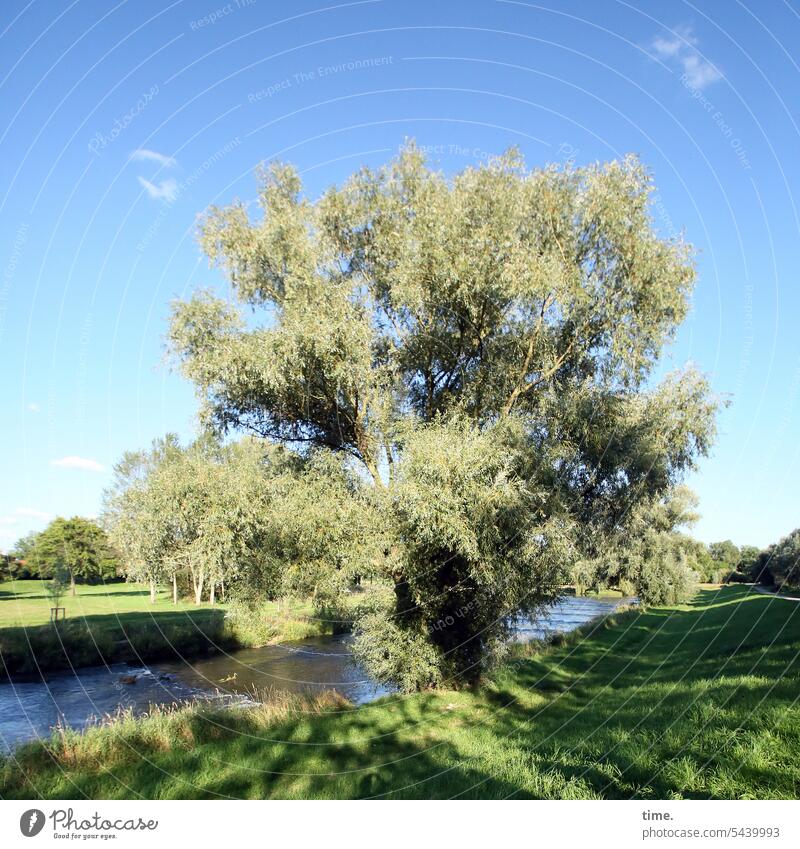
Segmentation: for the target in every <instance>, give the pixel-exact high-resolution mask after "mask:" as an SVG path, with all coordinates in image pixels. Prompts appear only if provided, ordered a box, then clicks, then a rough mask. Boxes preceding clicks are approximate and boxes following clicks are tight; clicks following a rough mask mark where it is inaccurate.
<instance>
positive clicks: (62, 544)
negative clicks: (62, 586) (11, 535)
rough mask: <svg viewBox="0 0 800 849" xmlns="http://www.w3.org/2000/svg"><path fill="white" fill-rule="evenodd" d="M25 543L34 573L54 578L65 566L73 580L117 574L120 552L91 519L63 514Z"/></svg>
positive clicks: (95, 579) (102, 578) (106, 578)
mask: <svg viewBox="0 0 800 849" xmlns="http://www.w3.org/2000/svg"><path fill="white" fill-rule="evenodd" d="M24 545H25V552H24V554H25V561H26V564H29V572H30V573H31V574H33V575H38V576H40V577H43V578H46V577H50V576H52V575H53V574H54V573H55V572H56V571H57V570H58V569H59V568H60V567H63V568H65V569H66V570H67V571H68V574H69V575H70V578H71V580H72V582H73V583H96V582H98V581H109V580H114V579H115V578H116V577H117V569H118V567H119V560H118V557H117V553H116V551H115V550H114V549H113V547H112V545H111V543H110V541H109V539H108V537H107V536H106V533H105V531H104V530H103V529H102V528H101V527H100V526H99V525H97V523H96V522H93V521H91V520H90V519H83V518H81V517H80V516H75V517H73V518H72V519H62V518H61V517H59V518H57V519H54V520H53V521H52V522H51V523H50V524H49V525H48V526H47V527H46V528H45V529H44V530H43V531H42V532H41V533H40V534H37V535H36V536H35V537H33V538H32V540H31V541H30V542H28V541H26V542H25V544H24Z"/></svg>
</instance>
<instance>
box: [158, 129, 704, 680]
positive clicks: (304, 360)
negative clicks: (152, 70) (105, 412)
mask: <svg viewBox="0 0 800 849" xmlns="http://www.w3.org/2000/svg"><path fill="white" fill-rule="evenodd" d="M651 191H652V186H651V181H650V177H649V175H648V173H647V171H646V170H645V169H644V168H643V166H642V165H641V164H640V163H639V162H638V161H637V160H636V159H635V158H631V157H629V158H626V159H624V160H623V161H620V162H612V163H610V164H607V165H596V166H589V167H586V168H573V167H571V166H567V167H564V168H545V169H542V170H533V171H529V170H527V169H526V168H525V166H524V164H523V162H522V160H521V157H520V156H519V154H518V152H516V151H513V150H512V151H510V152H509V153H508V154H506V155H505V156H503V157H500V158H498V159H496V160H493V161H492V162H491V163H489V164H486V165H483V166H481V167H479V168H468V169H466V170H465V171H463V172H462V173H461V174H458V175H456V176H455V177H454V178H453V179H452V180H448V179H446V178H445V177H444V176H443V175H442V174H440V173H437V172H434V171H431V170H430V169H429V168H427V167H426V165H425V161H424V157H423V156H422V154H421V153H420V151H419V150H418V149H417V148H416V147H415V146H414V145H413V144H410V145H408V146H406V147H405V148H404V150H403V151H402V152H401V154H400V155H399V156H398V157H397V159H395V160H394V161H393V162H391V163H390V164H389V165H387V166H386V167H384V168H382V169H379V170H377V171H372V170H369V169H362V170H360V171H359V172H358V173H356V174H355V175H354V176H353V177H352V178H351V179H350V180H349V181H348V182H347V183H346V184H345V185H344V186H343V187H341V188H331V189H330V190H329V191H327V192H326V193H325V194H324V195H323V197H321V198H320V199H319V200H317V201H315V202H311V201H309V200H308V199H306V198H304V197H303V196H302V193H301V182H300V178H299V176H298V175H297V173H296V171H295V170H294V169H293V168H291V167H289V166H286V165H278V164H274V165H272V166H270V167H268V168H266V169H264V170H262V171H261V173H260V175H259V202H260V207H261V210H260V213H261V214H260V216H259V217H258V218H256V219H255V220H251V218H250V215H249V212H248V210H247V209H246V207H245V206H244V205H243V204H235V205H233V206H231V207H228V208H225V209H217V208H214V209H212V210H211V212H210V213H209V214H208V215H207V216H206V218H205V220H204V222H203V224H202V226H201V242H202V245H203V247H204V249H205V251H206V253H207V254H208V256H209V259H210V260H211V262H212V263H213V264H216V265H218V266H219V267H221V268H222V269H223V270H224V271H225V273H226V275H227V277H228V279H229V282H230V284H231V287H232V292H233V295H234V298H235V302H228V301H225V300H222V299H219V298H216V297H214V296H213V295H212V294H210V293H208V292H200V293H198V294H196V295H195V296H193V297H192V298H191V299H190V300H188V301H185V302H180V301H179V302H176V303H175V304H174V305H173V315H172V321H171V326H170V333H169V345H170V349H171V351H172V353H173V355H174V357H175V358H176V359H177V360H178V361H179V363H180V365H181V368H182V370H183V372H184V374H186V375H187V376H188V377H189V378H190V379H191V380H192V381H193V382H194V383H195V385H196V387H197V391H198V395H199V398H200V400H201V419H202V421H203V422H204V423H205V424H207V425H209V426H210V427H211V428H213V429H215V430H216V431H218V432H219V433H226V432H227V431H229V430H230V429H239V430H244V431H246V432H250V433H254V434H256V435H258V436H261V437H267V438H269V439H271V440H274V441H277V442H279V443H283V444H286V445H287V446H290V447H292V448H294V449H295V450H297V451H298V452H299V453H300V454H303V455H307V457H306V458H305V462H306V463H308V464H309V465H307V466H303V465H302V464H301V466H300V467H298V468H297V469H294V470H293V471H292V474H295V475H297V479H296V480H295V481H294V483H293V484H292V486H291V487H287V489H286V491H287V493H288V494H287V497H286V502H287V503H289V504H290V505H294V506H293V507H290V508H288V513H287V510H283V511H281V506H280V502H274V501H273V502H271V503H270V507H269V510H270V511H272V510H275V511H276V512H279V513H281V516H282V522H283V523H284V524H285V530H283V531H282V529H281V527H278V528H277V529H275V531H274V532H273V531H272V530H269V527H268V529H267V530H266V531H265V532H264V536H263V538H262V542H261V544H260V554H259V555H258V558H257V560H258V562H257V563H256V566H257V569H256V572H258V571H259V570H260V574H266V575H273V574H277V573H279V572H281V567H280V564H282V563H288V564H289V567H288V570H287V571H286V573H285V574H286V575H287V576H288V580H289V582H290V584H291V585H293V586H295V587H303V588H305V589H306V591H312V592H314V593H320V594H321V595H322V596H324V597H325V598H326V599H332V598H334V597H335V596H336V595H337V594H338V593H341V592H342V590H343V588H344V587H345V586H346V584H347V581H348V579H349V578H350V577H351V576H355V575H356V574H357V573H359V574H360V573H361V572H362V571H364V570H379V571H380V572H381V573H382V574H383V575H384V576H385V577H386V578H387V579H389V580H391V581H392V582H393V584H394V587H395V601H394V604H393V605H390V607H389V609H388V610H387V611H386V612H385V614H384V621H385V623H390V625H389V624H387V625H386V626H385V627H384V628H380V627H379V626H378V615H377V613H373V614H371V615H370V616H369V617H368V618H367V619H365V621H364V623H363V633H364V634H367V633H372V634H374V639H375V640H378V641H380V644H381V645H382V646H383V650H384V651H385V652H386V656H387V657H396V658H400V657H401V655H402V654H403V652H409V653H410V654H413V655H414V657H415V658H416V660H415V663H417V662H419V667H420V669H422V670H423V671H422V673H421V674H420V677H419V680H418V681H417V683H416V684H414V686H427V685H428V684H429V683H430V682H431V680H433V678H436V680H449V679H450V678H452V677H459V678H461V679H462V680H467V681H469V680H474V679H475V678H477V677H478V676H479V675H480V674H481V673H482V672H483V671H485V669H486V667H487V664H488V663H489V662H490V661H491V659H492V657H493V656H494V654H495V653H496V651H497V649H498V646H499V645H500V644H501V643H502V636H503V631H504V628H505V627H506V626H507V623H508V621H509V619H510V618H513V617H514V616H515V615H518V614H520V613H524V612H525V611H526V610H529V609H531V608H534V607H536V606H537V605H538V604H541V603H542V602H544V601H546V600H547V599H548V598H550V597H551V595H552V592H553V587H554V585H555V583H556V576H557V574H559V572H560V569H561V567H562V566H566V565H568V564H570V563H573V562H577V561H596V560H597V559H598V558H599V557H600V556H601V555H603V554H604V552H603V551H602V550H601V549H603V548H606V547H608V546H614V547H619V543H618V542H617V541H616V540H618V539H619V538H622V537H625V536H627V537H631V536H632V535H633V534H634V530H633V528H634V527H635V528H636V529H637V530H636V533H638V532H639V530H640V529H641V530H642V531H643V529H645V523H642V522H639V523H638V524H637V523H636V521H635V520H633V521H632V520H631V518H630V517H631V516H635V514H636V508H637V506H638V505H639V504H647V505H651V504H653V503H657V502H658V501H659V500H660V499H662V500H663V499H665V498H667V497H668V494H669V492H670V491H671V489H672V488H673V487H674V486H675V484H676V483H677V482H678V481H679V480H680V478H681V475H682V474H683V472H684V471H685V470H686V469H687V468H690V467H691V466H692V465H693V463H694V461H695V458H696V457H697V456H700V455H703V454H705V453H706V452H707V451H708V448H709V446H710V444H711V441H712V439H713V435H714V415H715V411H716V406H717V404H716V401H715V400H714V399H712V398H711V397H710V394H709V389H708V385H707V383H706V381H705V379H704V378H703V377H702V376H700V375H698V374H697V373H696V372H694V371H692V370H687V371H685V372H683V373H679V374H675V375H672V376H670V377H669V378H668V379H666V380H665V381H664V382H663V383H661V384H660V385H657V386H654V387H650V388H646V387H648V383H647V381H648V379H649V378H650V377H651V375H652V372H653V369H654V366H655V364H656V362H657V360H658V356H659V354H660V352H661V350H662V348H663V346H664V345H665V343H667V342H668V341H669V340H670V339H671V338H672V337H673V335H674V332H675V329H676V327H677V326H678V324H679V323H680V321H681V320H682V319H683V317H684V316H685V314H686V312H687V309H688V297H689V293H690V291H691V287H692V283H693V279H694V269H693V265H692V260H691V251H690V250H689V248H688V247H687V246H686V245H684V244H683V243H682V242H680V241H673V240H664V239H661V238H660V237H659V236H658V235H657V233H656V231H655V228H654V227H653V225H652V221H651V217H650V213H649V196H650V193H651ZM251 310H252V313H253V314H252V315H248V316H247V318H245V313H246V312H249V311H251ZM498 446H502V448H499V447H498ZM319 452H323V453H319ZM337 463H338V466H339V468H336V466H337ZM315 464H316V465H315ZM320 464H321V465H320ZM345 468H346V469H348V470H350V469H358V472H357V477H356V478H351V479H348V480H345V479H343V478H342V476H343V475H345V476H347V475H349V474H350V472H349V471H345ZM365 479H369V480H370V481H371V483H372V484H373V486H372V488H371V490H370V489H367V488H366V487H365V486H364V485H363V483H362V481H363V480H365ZM266 489H267V490H269V489H270V487H269V486H268V487H266ZM181 503H182V502H179V503H178V505H177V506H180V504H181ZM334 505H335V509H334ZM376 516H380V521H379V522H376V521H375V517H376ZM373 527H375V528H377V530H375V531H373V530H372V528H373ZM190 535H191V534H189V533H188V532H187V538H188V536H190ZM609 540H610V541H609ZM635 547H636V543H634V544H633V548H635ZM667 549H668V546H667V545H666V537H664V536H663V535H662V536H660V537H658V538H657V539H656V538H648V540H647V541H644V542H641V543H640V544H639V549H638V553H637V554H635V555H634V554H631V555H630V558H629V559H635V558H638V559H639V561H641V559H642V558H643V557H644V556H646V554H647V552H650V553H652V555H653V556H654V557H656V558H657V559H656V561H655V562H656V563H657V564H658V565H657V566H654V567H652V568H654V569H655V571H656V572H657V571H659V570H661V571H663V572H664V574H665V576H667V577H665V578H664V581H663V582H662V583H663V585H664V586H662V587H661V588H660V589H659V590H658V591H656V589H655V587H656V584H657V582H656V580H655V576H654V575H653V576H648V577H647V580H646V581H645V579H644V576H645V573H646V572H647V569H649V568H651V567H645V566H644V565H641V563H640V565H639V566H637V567H636V568H635V569H632V570H631V574H634V573H635V574H636V575H638V576H640V580H639V584H640V588H641V589H642V592H644V593H645V594H651V593H652V596H653V597H654V598H655V597H660V598H667V597H678V596H679V595H682V594H683V593H684V589H683V587H684V584H685V581H684V579H685V578H688V575H689V572H688V566H687V564H686V562H685V560H686V558H685V556H683V555H680V553H679V552H678V553H676V552H673V551H671V550H667ZM637 580H638V579H637ZM651 588H652V589H651ZM666 588H670V589H669V590H667V589H666ZM326 603H327V602H326ZM465 611H466V613H465ZM387 617H388V618H387ZM450 620H452V622H453V624H450V625H447V627H446V628H443V629H438V630H437V629H436V628H434V627H433V626H434V625H436V624H437V623H439V622H445V623H448V622H450ZM362 645H363V641H362ZM423 646H424V648H423ZM398 647H401V648H398ZM370 656H371V657H372V658H373V660H374V659H375V657H378V656H382V655H380V653H378V655H376V654H375V653H370ZM371 662H372V661H371ZM376 663H377V662H376ZM431 663H433V664H434V665H435V667H436V670H437V671H436V675H435V676H433V678H432V677H431V675H429V674H428V672H427V668H428V666H429V665H430V664H431ZM390 666H392V668H398V669H399V666H400V664H398V663H396V662H395V661H392V663H391V664H390ZM378 667H380V664H379V663H377V665H376V669H377V668H378ZM377 674H380V675H384V674H388V673H386V672H385V668H384V670H383V671H381V670H380V669H378V673H377ZM398 674H399V672H398ZM412 677H413V676H412ZM403 680H404V685H408V684H409V681H408V677H407V676H406V677H404V679H403Z"/></svg>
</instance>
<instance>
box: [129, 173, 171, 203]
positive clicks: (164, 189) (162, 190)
mask: <svg viewBox="0 0 800 849" xmlns="http://www.w3.org/2000/svg"><path fill="white" fill-rule="evenodd" d="M137 179H138V180H139V183H140V184H141V185H142V186H143V187H144V189H145V191H146V192H147V194H148V195H149V196H150V197H151V198H153V200H166V201H172V200H175V198H176V197H178V183H177V182H176V181H175V180H173V179H172V178H170V179H169V180H162V181H161V182H160V183H158V185H156V184H155V183H151V182H150V181H149V180H145V178H144V177H138V178H137Z"/></svg>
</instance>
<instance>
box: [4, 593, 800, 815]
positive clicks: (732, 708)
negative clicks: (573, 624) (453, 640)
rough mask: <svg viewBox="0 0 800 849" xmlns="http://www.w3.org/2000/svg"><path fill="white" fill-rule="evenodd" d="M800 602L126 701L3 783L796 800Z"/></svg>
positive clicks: (754, 604)
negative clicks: (266, 691) (313, 695)
mask: <svg viewBox="0 0 800 849" xmlns="http://www.w3.org/2000/svg"><path fill="white" fill-rule="evenodd" d="M799 654H800V605H798V604H797V603H795V602H791V601H788V600H785V599H780V598H776V597H770V596H765V595H762V594H759V593H756V592H754V591H753V590H752V588H750V587H745V586H731V587H723V588H709V587H706V588H704V589H702V590H701V591H699V592H698V594H697V595H696V597H695V598H694V599H693V600H692V601H691V602H689V603H688V604H685V605H681V606H676V607H665V608H653V609H648V610H631V611H629V612H626V613H622V614H618V615H615V616H612V617H609V618H606V619H605V620H602V621H600V622H596V623H594V624H592V625H590V626H586V627H585V628H583V629H581V630H580V631H578V632H574V633H572V634H570V635H568V636H566V637H562V638H560V639H558V640H556V641H555V642H553V643H551V644H548V645H529V646H523V647H519V648H517V649H515V651H514V654H513V655H512V656H511V657H510V658H509V659H508V661H507V662H506V663H505V664H504V665H503V666H502V667H500V668H499V669H498V670H497V671H496V672H495V673H494V674H493V676H492V677H491V680H490V681H489V682H488V683H487V684H486V685H484V686H482V687H480V688H475V689H462V690H457V691H456V690H450V691H447V690H444V691H436V692H423V693H419V694H416V695H412V696H405V697H398V696H394V697H387V698H385V699H382V700H380V701H377V702H374V703H371V704H368V705H365V706H362V707H359V708H353V707H352V706H350V705H348V704H347V703H345V702H343V701H342V700H341V699H340V698H338V697H336V695H334V694H329V695H327V696H323V697H320V698H318V699H317V700H316V701H314V702H299V701H297V700H293V699H289V698H288V697H281V698H278V699H273V700H266V701H265V703H264V704H263V705H261V706H260V707H256V708H251V709H242V708H233V709H227V710H211V709H208V708H203V707H200V706H194V707H188V708H184V709H177V710H172V711H159V712H155V713H153V714H152V715H151V716H149V717H145V718H144V719H138V720H137V719H133V718H131V717H124V716H123V717H120V718H119V719H117V720H116V721H113V722H109V723H107V724H105V725H103V726H99V727H96V728H93V729H91V730H89V731H88V732H86V733H85V734H82V735H81V734H77V733H73V732H70V731H65V732H63V733H61V734H59V735H56V736H54V737H53V739H52V740H50V741H49V742H45V743H42V742H38V743H31V744H27V745H25V746H23V747H21V748H19V749H18V750H17V751H16V753H15V754H14V756H13V757H9V758H7V759H6V760H5V761H4V762H2V765H0V796H2V797H4V798H9V797H18V798H36V797H45V798H92V799H101V798H131V797H132V796H137V797H144V798H154V799H156V798H228V797H236V798H242V797H244V798H364V797H392V798H399V797H406V798H408V797H412V798H451V797H458V798H510V797H513V798H543V799H561V798H581V799H596V798H630V797H635V798H642V799H670V798H716V799H731V798H735V799H738V798H787V799H789V798H796V797H797V793H798V786H800V707H799V706H798V703H797V702H798V697H800V664H799V663H798V655H799Z"/></svg>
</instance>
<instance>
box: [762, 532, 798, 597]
mask: <svg viewBox="0 0 800 849" xmlns="http://www.w3.org/2000/svg"><path fill="white" fill-rule="evenodd" d="M753 577H754V580H756V581H758V582H759V583H762V584H766V585H768V586H770V585H771V586H776V587H778V588H779V589H780V588H782V587H787V588H789V589H795V588H798V587H800V528H796V529H795V530H793V531H792V532H791V533H790V534H789V535H788V536H785V537H784V538H783V539H781V540H780V542H777V543H775V544H774V545H770V546H768V547H767V548H766V549H765V550H764V551H762V552H761V553H760V555H759V557H758V560H757V562H756V565H755V567H754V576H753Z"/></svg>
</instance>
